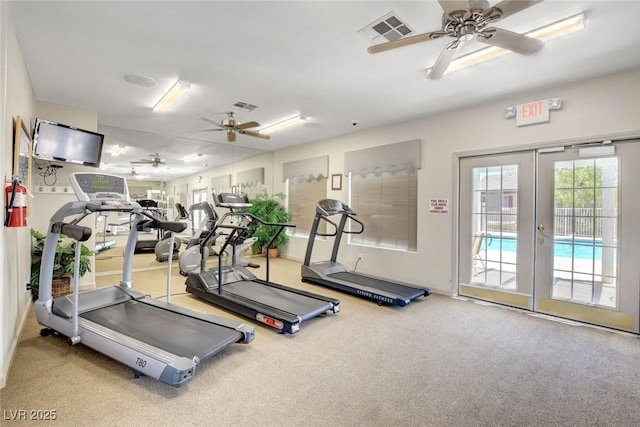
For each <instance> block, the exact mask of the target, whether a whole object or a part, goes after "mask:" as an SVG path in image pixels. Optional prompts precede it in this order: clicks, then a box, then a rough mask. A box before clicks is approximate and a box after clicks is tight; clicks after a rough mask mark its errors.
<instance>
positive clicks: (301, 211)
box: [287, 177, 327, 236]
mask: <svg viewBox="0 0 640 427" xmlns="http://www.w3.org/2000/svg"><path fill="white" fill-rule="evenodd" d="M287 190H288V194H287V200H288V206H287V209H288V210H289V212H290V213H291V222H292V223H294V224H295V225H296V228H295V231H294V234H296V235H304V236H308V235H309V231H311V225H312V224H313V219H314V217H315V215H316V204H317V203H318V200H321V199H326V198H327V178H325V177H321V178H319V179H312V180H310V181H309V180H305V181H297V180H295V179H293V180H287ZM325 229H326V223H325V222H324V221H322V222H321V223H320V224H319V226H318V232H319V233H324V232H325Z"/></svg>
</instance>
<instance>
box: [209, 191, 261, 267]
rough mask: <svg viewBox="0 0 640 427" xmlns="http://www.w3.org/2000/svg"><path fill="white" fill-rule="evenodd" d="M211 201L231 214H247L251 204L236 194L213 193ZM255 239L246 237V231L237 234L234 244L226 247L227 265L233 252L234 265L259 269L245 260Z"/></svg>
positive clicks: (243, 196)
mask: <svg viewBox="0 0 640 427" xmlns="http://www.w3.org/2000/svg"><path fill="white" fill-rule="evenodd" d="M212 195H213V200H214V201H215V203H216V206H218V207H222V208H227V209H229V211H231V212H247V211H248V210H249V209H250V208H251V202H250V201H249V197H248V196H247V195H246V194H242V195H240V194H236V193H220V194H216V193H213V194H212ZM256 240H257V239H256V238H255V237H247V231H244V232H242V233H238V234H237V235H236V237H235V242H233V244H232V245H227V247H226V248H225V252H226V254H227V258H226V259H227V265H231V262H232V259H233V253H234V252H235V255H236V257H235V261H234V263H235V265H240V266H242V267H251V268H260V266H259V265H258V264H255V263H252V262H250V261H249V259H248V258H247V251H248V250H249V248H250V247H251V246H253V244H254V243H255V242H256Z"/></svg>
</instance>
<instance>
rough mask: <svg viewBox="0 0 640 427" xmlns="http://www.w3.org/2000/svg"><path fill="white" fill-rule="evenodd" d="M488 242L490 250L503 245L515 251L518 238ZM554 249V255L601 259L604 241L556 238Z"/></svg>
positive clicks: (508, 250) (504, 247)
mask: <svg viewBox="0 0 640 427" xmlns="http://www.w3.org/2000/svg"><path fill="white" fill-rule="evenodd" d="M486 244H487V245H488V246H487V249H488V250H494V251H499V250H500V245H502V250H503V251H505V252H515V251H516V244H517V239H515V238H511V237H502V238H500V237H493V239H491V238H489V239H487V240H486ZM483 247H484V245H483ZM614 250H615V248H614ZM553 251H554V256H557V257H567V258H571V257H574V258H580V259H596V260H601V259H602V242H600V241H598V240H597V241H595V242H593V241H588V240H576V241H575V244H572V242H571V239H556V241H555V244H554V246H553ZM572 251H573V253H572ZM594 252H595V253H594Z"/></svg>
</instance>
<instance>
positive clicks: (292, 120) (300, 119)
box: [260, 114, 306, 135]
mask: <svg viewBox="0 0 640 427" xmlns="http://www.w3.org/2000/svg"><path fill="white" fill-rule="evenodd" d="M305 120H306V118H305V117H301V116H300V114H298V115H295V116H293V117H289V118H288V119H285V120H282V121H281V122H277V123H274V124H272V125H269V126H267V127H265V128H262V129H260V133H264V134H267V135H268V134H270V133H272V132H275V131H277V130H280V129H284V128H286V127H289V126H293V125H297V124H298V123H302V122H304V121H305Z"/></svg>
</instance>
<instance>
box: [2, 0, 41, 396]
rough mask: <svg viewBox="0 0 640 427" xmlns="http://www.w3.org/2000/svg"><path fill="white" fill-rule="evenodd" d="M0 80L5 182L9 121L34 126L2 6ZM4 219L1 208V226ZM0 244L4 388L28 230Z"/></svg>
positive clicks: (5, 231)
mask: <svg viewBox="0 0 640 427" xmlns="http://www.w3.org/2000/svg"><path fill="white" fill-rule="evenodd" d="M0 76H2V77H1V78H2V79H1V80H0V105H1V107H0V113H1V115H0V117H1V121H2V123H1V124H0V130H1V133H0V135H2V140H3V142H2V159H3V160H2V163H1V166H0V167H1V168H2V172H3V176H4V179H5V183H6V182H7V181H8V180H10V179H11V174H12V163H13V126H12V123H13V120H14V118H15V116H18V115H19V116H21V117H22V119H23V120H24V121H25V122H26V123H27V124H29V123H32V120H33V110H34V106H33V103H34V97H33V90H32V88H31V83H30V81H29V76H28V74H27V70H26V68H25V66H24V60H23V58H22V51H21V50H20V46H19V44H18V40H17V38H16V35H15V30H14V27H13V22H12V20H11V17H10V16H9V14H8V10H7V3H6V2H0ZM33 217H34V214H33V209H32V210H31V214H30V215H29V217H28V218H27V220H28V221H29V222H30V221H32V220H33ZM4 218H5V212H4V209H3V210H2V220H3V223H4ZM0 242H2V245H0V267H1V268H0V271H2V284H1V286H2V289H0V369H1V371H0V387H4V385H5V382H6V376H7V374H8V372H9V368H10V366H11V357H12V354H13V352H14V351H15V348H16V346H17V343H18V338H19V334H20V331H21V329H22V325H23V322H24V319H25V318H26V314H27V312H28V308H29V303H30V294H29V293H28V292H27V290H26V284H27V283H28V282H29V277H30V275H31V237H30V234H29V228H28V227H23V228H5V227H4V226H3V227H1V229H0Z"/></svg>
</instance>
